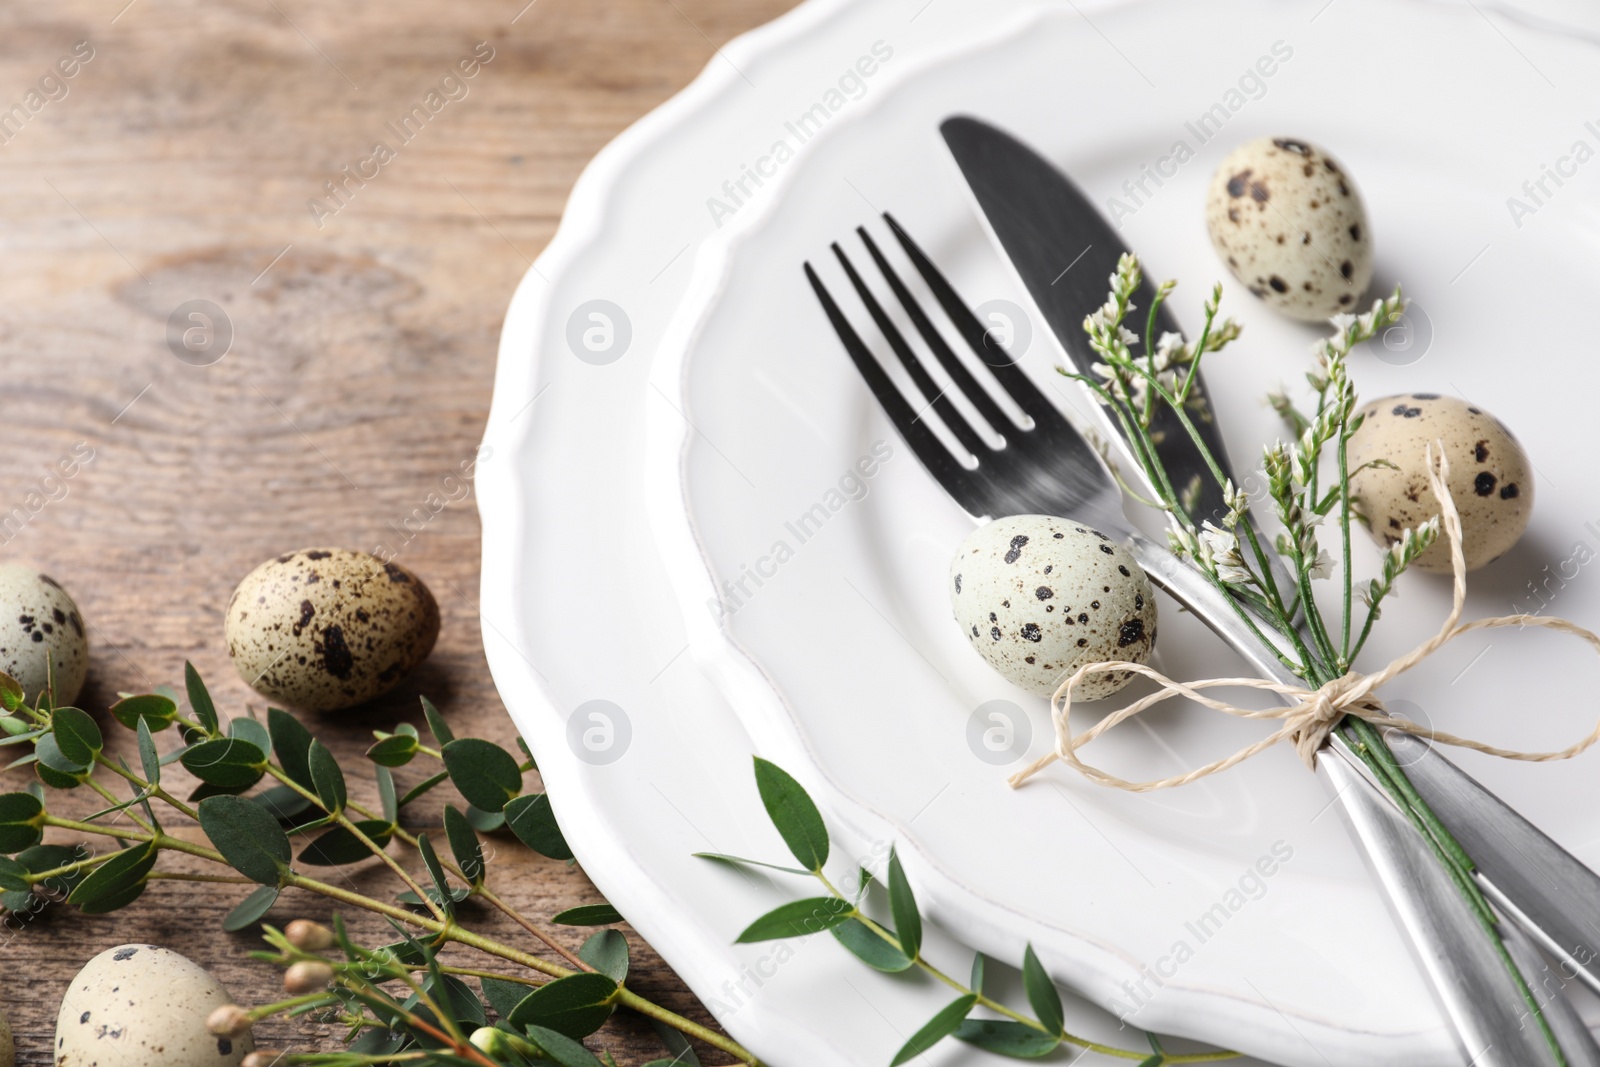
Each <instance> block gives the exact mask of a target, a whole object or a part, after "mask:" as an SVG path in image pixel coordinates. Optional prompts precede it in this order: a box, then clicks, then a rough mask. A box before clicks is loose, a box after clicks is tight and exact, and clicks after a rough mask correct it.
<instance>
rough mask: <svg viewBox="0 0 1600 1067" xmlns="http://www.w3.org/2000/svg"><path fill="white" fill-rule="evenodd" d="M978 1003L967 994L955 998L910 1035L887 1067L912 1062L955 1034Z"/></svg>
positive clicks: (897, 1066)
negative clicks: (909, 1038) (908, 1039)
mask: <svg viewBox="0 0 1600 1067" xmlns="http://www.w3.org/2000/svg"><path fill="white" fill-rule="evenodd" d="M976 1003H978V998H977V997H976V996H975V995H973V994H971V993H968V994H967V995H966V996H964V997H957V998H956V999H955V1000H952V1001H951V1002H950V1003H949V1004H946V1005H945V1006H944V1007H943V1008H942V1009H940V1011H939V1014H937V1015H935V1016H934V1017H933V1018H932V1019H929V1020H928V1023H927V1025H926V1026H924V1027H923V1028H922V1029H921V1030H918V1031H917V1032H916V1033H914V1034H912V1035H911V1040H910V1041H907V1042H906V1043H905V1044H904V1045H902V1046H901V1047H900V1051H899V1052H897V1053H895V1057H894V1059H893V1060H891V1061H889V1067H900V1065H901V1064H902V1063H905V1062H907V1061H908V1060H914V1059H916V1058H917V1057H918V1056H920V1055H922V1054H923V1053H924V1052H927V1051H928V1050H929V1049H931V1048H932V1047H933V1046H935V1045H937V1044H938V1043H939V1042H941V1041H943V1040H944V1039H945V1038H947V1037H949V1036H950V1035H951V1034H953V1033H955V1032H956V1030H957V1029H958V1028H959V1027H960V1026H961V1022H962V1020H963V1019H965V1018H966V1017H967V1013H968V1012H970V1011H971V1010H972V1006H973V1005H974V1004H976Z"/></svg>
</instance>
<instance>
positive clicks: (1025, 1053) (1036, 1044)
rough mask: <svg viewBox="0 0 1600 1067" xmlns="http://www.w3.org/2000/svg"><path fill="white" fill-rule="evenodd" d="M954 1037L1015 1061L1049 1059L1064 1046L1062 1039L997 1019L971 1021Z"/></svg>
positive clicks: (963, 1024) (959, 1027)
mask: <svg viewBox="0 0 1600 1067" xmlns="http://www.w3.org/2000/svg"><path fill="white" fill-rule="evenodd" d="M953 1036H954V1037H955V1038H956V1039H957V1040H958V1041H965V1042H966V1043H967V1044H969V1045H973V1046H975V1047H977V1048H981V1049H983V1050H984V1051H985V1052H993V1053H995V1054H996V1055H999V1056H1009V1057H1011V1058H1012V1059H1014V1060H1033V1059H1038V1058H1039V1057H1041V1056H1048V1055H1050V1053H1052V1052H1054V1051H1055V1050H1056V1048H1057V1047H1059V1046H1060V1044H1061V1039H1060V1038H1059V1037H1051V1036H1050V1035H1049V1034H1043V1033H1040V1032H1039V1031H1038V1030H1035V1029H1034V1028H1033V1027H1031V1026H1025V1025H1023V1024H1022V1023H1019V1022H1012V1021H1011V1020H1009V1019H1007V1020H1005V1021H1004V1022H1002V1021H1000V1020H997V1019H968V1020H966V1021H965V1022H963V1023H962V1024H961V1025H960V1026H958V1027H956V1032H955V1034H954V1035H953Z"/></svg>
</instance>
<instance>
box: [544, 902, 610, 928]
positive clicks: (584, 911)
mask: <svg viewBox="0 0 1600 1067" xmlns="http://www.w3.org/2000/svg"><path fill="white" fill-rule="evenodd" d="M550 921H551V922H553V923H559V924H560V925H562V926H610V925H611V924H612V923H619V922H622V913H621V912H619V911H617V909H616V908H613V907H612V906H611V905H610V904H580V905H578V906H577V907H576V908H568V909H567V910H566V911H558V912H556V913H555V914H554V915H552V916H551V917H550Z"/></svg>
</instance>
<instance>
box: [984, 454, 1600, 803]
mask: <svg viewBox="0 0 1600 1067" xmlns="http://www.w3.org/2000/svg"><path fill="white" fill-rule="evenodd" d="M1427 460H1428V484H1429V486H1430V487H1431V488H1432V489H1433V494H1434V496H1435V497H1436V498H1437V499H1438V501H1439V511H1440V520H1441V524H1442V526H1443V528H1444V533H1445V536H1446V537H1447V538H1448V540H1449V544H1450V567H1451V571H1452V573H1453V574H1454V576H1455V586H1454V599H1453V602H1452V604H1451V608H1450V614H1449V615H1448V616H1447V617H1446V618H1445V621H1444V625H1443V626H1441V627H1440V628H1439V632H1438V633H1436V634H1434V635H1433V636H1432V637H1431V638H1429V639H1428V640H1426V641H1424V642H1423V643H1422V644H1420V645H1418V646H1417V647H1416V648H1414V649H1412V650H1411V651H1410V652H1407V653H1406V654H1405V655H1403V656H1400V657H1399V658H1398V659H1396V660H1394V661H1393V662H1391V663H1390V664H1389V665H1388V666H1386V667H1384V668H1383V669H1382V670H1380V671H1376V672H1374V673H1372V674H1357V673H1355V672H1354V671H1352V672H1351V673H1349V674H1346V675H1345V676H1344V677H1342V678H1335V679H1334V680H1333V681H1331V682H1329V683H1328V684H1326V685H1324V686H1321V687H1320V688H1317V689H1306V688H1304V687H1301V686H1295V685H1284V684H1282V683H1280V682H1274V681H1269V680H1267V679H1264V678H1211V679H1207V680H1205V681H1198V682H1176V681H1173V680H1172V679H1171V678H1168V677H1166V676H1165V675H1163V674H1161V673H1160V672H1159V671H1156V670H1152V669H1151V668H1149V667H1146V666H1145V665H1144V664H1142V663H1129V662H1125V661H1120V660H1119V661H1108V662H1103V663H1088V664H1085V665H1084V666H1082V667H1080V668H1078V670H1077V671H1076V672H1075V673H1074V674H1073V675H1072V677H1070V678H1068V679H1067V680H1066V681H1065V682H1063V683H1062V684H1061V687H1060V688H1059V689H1057V690H1056V691H1055V694H1054V695H1053V696H1052V697H1051V699H1050V709H1051V717H1052V719H1053V720H1054V724H1055V734H1056V747H1055V751H1053V752H1050V753H1049V754H1047V755H1045V756H1042V757H1040V758H1039V759H1038V760H1036V761H1034V762H1033V763H1032V764H1031V765H1030V766H1028V767H1027V768H1026V769H1025V770H1022V771H1019V772H1017V773H1016V774H1014V775H1012V776H1011V777H1010V778H1009V779H1008V781H1009V782H1010V783H1011V785H1012V786H1013V787H1015V786H1019V785H1021V784H1022V783H1023V782H1025V781H1027V780H1028V779H1029V778H1031V777H1032V776H1033V775H1035V774H1037V773H1038V772H1039V771H1041V770H1043V769H1044V768H1045V767H1048V766H1049V765H1050V764H1052V763H1054V762H1055V761H1056V760H1062V761H1064V762H1066V763H1069V764H1071V765H1072V766H1073V767H1074V768H1075V769H1076V770H1077V771H1078V772H1079V773H1080V774H1082V775H1083V776H1084V777H1086V778H1088V779H1090V780H1091V781H1095V782H1099V783H1100V784H1101V785H1107V786H1114V787H1116V788H1117V789H1125V790H1128V791H1129V792H1133V793H1150V792H1154V791H1155V790H1157V789H1170V788H1172V787H1173V786H1179V785H1187V784H1188V783H1190V782H1194V781H1198V780H1199V779H1201V778H1207V777H1210V776H1211V775H1213V774H1217V773H1219V772H1221V771H1225V770H1227V769H1228V768H1230V767H1233V766H1236V765H1238V764H1240V763H1243V762H1244V761H1245V760H1247V759H1251V758H1252V757H1254V756H1257V755H1259V754H1261V753H1262V752H1265V751H1266V750H1267V749H1269V748H1271V747H1273V746H1274V745H1276V744H1278V743H1279V742H1280V741H1289V742H1291V743H1292V744H1293V745H1294V747H1295V751H1296V752H1297V753H1299V755H1300V759H1301V760H1302V761H1303V762H1304V763H1305V765H1306V766H1307V767H1311V768H1315V766H1316V753H1317V751H1318V750H1319V749H1320V748H1322V746H1323V744H1324V743H1326V742H1327V739H1328V735H1329V734H1330V733H1331V732H1332V731H1333V729H1334V727H1336V726H1337V725H1338V724H1339V722H1340V720H1342V719H1343V718H1344V717H1345V716H1347V715H1348V716H1351V717H1354V718H1358V719H1363V720H1365V721H1367V722H1369V723H1372V724H1373V725H1374V726H1380V727H1392V728H1393V729H1396V730H1402V731H1404V732H1406V733H1408V734H1414V735H1415V736H1417V737H1423V738H1427V739H1428V740H1430V741H1437V742H1440V743H1441V744H1446V745H1453V746H1455V747H1457V748H1466V749H1471V750H1472V751H1474V752H1482V753H1485V754H1487V755H1490V756H1498V757H1500V758H1501V759H1512V760H1525V761H1528V762H1533V763H1543V762H1547V761H1551V760H1564V759H1571V758H1572V757H1573V756H1576V755H1578V754H1579V753H1580V752H1583V751H1584V750H1585V749H1587V748H1589V747H1590V746H1591V745H1593V744H1594V743H1595V742H1596V741H1597V740H1600V722H1596V723H1595V726H1594V728H1593V729H1592V730H1591V731H1590V732H1589V735H1588V736H1587V737H1584V738H1583V739H1581V740H1579V741H1577V742H1576V743H1574V744H1572V745H1570V746H1568V747H1567V748H1564V749H1561V750H1559V751H1556V752H1520V751H1517V750H1514V749H1507V748H1499V747H1497V746H1495V745H1486V744H1484V743H1483V742H1481V741H1474V740H1472V739H1471V738H1466V737H1458V736H1456V735H1455V734H1451V733H1446V732H1444V731H1442V730H1434V729H1431V728H1429V727H1426V726H1423V725H1421V724H1420V723H1416V722H1413V721H1412V720H1410V719H1404V718H1398V717H1396V716H1393V715H1390V714H1389V713H1388V711H1387V710H1386V709H1385V708H1384V706H1383V703H1382V701H1380V700H1378V698H1377V697H1376V696H1374V695H1373V693H1374V692H1375V691H1376V690H1377V689H1378V688H1379V687H1380V686H1382V685H1384V684H1385V683H1387V682H1390V681H1392V680H1393V679H1395V678H1397V677H1399V676H1400V675H1402V674H1404V673H1405V672H1406V671H1408V670H1410V669H1411V668H1412V667H1415V666H1416V665H1417V664H1419V663H1421V662H1422V661H1423V660H1425V659H1427V658H1428V657H1429V656H1431V655H1433V654H1434V653H1435V652H1437V651H1438V650H1439V649H1440V648H1442V647H1444V646H1445V645H1447V644H1449V643H1450V642H1451V641H1454V640H1455V639H1456V638H1458V637H1460V636H1461V635H1462V634H1468V633H1472V632H1473V631H1475V630H1492V629H1498V628H1500V627H1505V626H1517V627H1522V626H1532V627H1539V628H1543V629H1546V630H1554V631H1556V632H1557V633H1564V634H1570V635H1571V636H1573V637H1577V638H1580V639H1581V640H1583V641H1585V642H1587V643H1588V645H1589V647H1590V648H1592V649H1593V650H1594V651H1595V653H1596V654H1600V636H1597V635H1596V634H1594V633H1593V632H1592V631H1590V630H1586V629H1584V628H1583V627H1582V626H1579V625H1577V624H1576V623H1573V622H1569V621H1567V620H1566V619H1558V618H1546V617H1544V616H1542V615H1501V616H1496V617H1494V618H1488V619H1478V620H1475V621H1473V622H1468V623H1462V622H1461V621H1460V620H1461V613H1462V610H1463V608H1464V607H1465V605H1466V600H1467V564H1466V558H1465V557H1464V556H1463V554H1462V551H1461V516H1460V515H1459V514H1458V513H1457V511H1456V505H1455V500H1454V499H1453V498H1452V497H1451V495H1450V487H1449V486H1448V485H1447V484H1446V479H1447V478H1448V477H1449V474H1450V463H1449V461H1448V460H1447V459H1446V458H1445V455H1444V447H1443V443H1442V442H1439V454H1438V457H1437V460H1435V456H1434V448H1433V446H1432V445H1430V446H1428V451H1427ZM1113 671H1129V672H1132V673H1134V674H1141V675H1144V676H1145V677H1146V678H1149V679H1151V680H1152V681H1154V682H1155V683H1156V684H1157V685H1158V686H1160V687H1161V688H1160V689H1158V690H1157V691H1156V692H1154V693H1151V694H1150V695H1149V696H1146V697H1142V698H1141V699H1139V700H1136V701H1134V702H1133V703H1132V704H1129V705H1127V706H1126V707H1124V708H1121V709H1120V710H1118V711H1115V712H1112V713H1111V714H1110V715H1108V716H1106V717H1105V718H1104V719H1102V720H1101V721H1100V722H1099V723H1097V724H1095V725H1094V726H1092V727H1090V728H1089V729H1087V730H1085V731H1083V733H1081V734H1078V735H1077V736H1076V737H1074V736H1073V734H1072V726H1071V720H1072V693H1073V690H1074V689H1075V688H1076V687H1077V686H1078V685H1079V684H1080V683H1081V682H1082V681H1083V680H1084V679H1085V678H1087V677H1089V676H1090V675H1093V674H1107V673H1110V672H1113ZM1231 686H1237V687H1240V688H1246V689H1261V690H1265V691H1267V692H1269V693H1277V694H1279V695H1280V696H1283V697H1286V698H1288V699H1289V701H1290V703H1288V704H1286V705H1284V706H1282V707H1276V708H1266V709H1252V708H1241V707H1237V706H1235V705H1233V704H1229V703H1227V702H1225V701H1221V700H1216V699H1213V698H1212V697H1208V696H1205V695H1204V693H1203V692H1202V690H1206V689H1219V688H1224V687H1231ZM1177 696H1182V697H1187V698H1189V699H1190V700H1192V701H1194V702H1195V703H1197V704H1203V705H1204V706H1206V707H1208V708H1211V709H1212V710H1213V711H1220V712H1222V713H1223V714H1225V715H1232V716H1234V717H1236V718H1240V719H1267V720H1272V721H1276V722H1279V723H1281V724H1282V725H1280V726H1279V727H1278V729H1277V730H1276V731H1274V732H1273V733H1271V734H1269V735H1268V736H1266V737H1264V738H1262V739H1261V740H1259V741H1257V742H1255V743H1254V744H1251V745H1246V746H1245V747H1244V748H1241V749H1240V750H1239V751H1237V752H1235V753H1233V755H1231V756H1226V757H1224V758H1222V759H1219V760H1214V761H1212V762H1211V763H1208V764H1206V765H1205V766H1203V767H1196V768H1195V769H1194V770H1192V771H1188V772H1185V773H1183V774H1175V775H1173V776H1172V777H1170V778H1159V779H1155V780H1153V781H1147V782H1130V781H1128V780H1127V779H1124V778H1118V777H1117V776H1116V775H1114V774H1110V773H1108V772H1106V771H1103V770H1101V769H1100V768H1098V767H1094V766H1091V765H1090V764H1087V763H1085V762H1083V760H1081V759H1079V758H1078V749H1080V748H1082V747H1083V746H1084V745H1087V744H1088V743H1089V742H1091V741H1093V740H1094V739H1095V738H1097V737H1099V736H1100V735H1101V734H1103V733H1105V732H1106V731H1108V730H1111V729H1113V728H1114V727H1116V726H1117V725H1118V724H1120V723H1122V722H1123V721H1125V720H1127V719H1131V718H1133V717H1134V716H1135V715H1138V714H1140V713H1142V712H1144V711H1145V710H1147V709H1149V708H1152V707H1154V706H1155V705H1157V704H1160V703H1162V702H1163V701H1166V700H1170V699H1172V698H1173V697H1177Z"/></svg>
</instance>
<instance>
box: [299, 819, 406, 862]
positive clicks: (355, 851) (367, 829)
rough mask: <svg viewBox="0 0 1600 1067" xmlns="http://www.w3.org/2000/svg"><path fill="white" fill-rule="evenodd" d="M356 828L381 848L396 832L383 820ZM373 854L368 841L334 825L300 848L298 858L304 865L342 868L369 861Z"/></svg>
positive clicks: (359, 823)
mask: <svg viewBox="0 0 1600 1067" xmlns="http://www.w3.org/2000/svg"><path fill="white" fill-rule="evenodd" d="M356 826H357V827H359V828H360V830H361V832H362V833H364V834H366V835H367V837H369V838H371V839H372V843H373V844H375V845H377V846H378V847H379V848H383V847H384V846H385V845H387V844H388V843H389V839H390V837H391V836H392V835H393V833H394V827H393V826H392V825H391V824H389V823H386V822H384V821H383V820H381V819H362V820H360V821H358V822H357V823H356ZM374 855H375V853H374V852H373V851H372V849H370V848H368V847H367V844H366V842H365V841H362V840H361V838H359V837H357V836H356V835H355V834H353V833H351V832H350V830H349V829H348V828H347V827H343V826H335V827H333V828H331V829H330V830H328V831H327V832H326V833H324V834H322V836H320V837H318V838H317V839H316V840H314V841H312V842H311V843H310V844H309V845H307V846H306V847H305V848H303V849H301V850H300V855H299V857H298V858H299V860H300V862H301V863H304V864H307V865H308V866H312V867H341V866H344V865H345V864H348V863H360V862H361V861H363V860H369V859H371V858H372V857H373V856H374Z"/></svg>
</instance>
